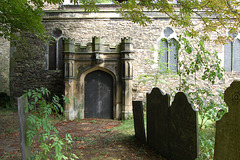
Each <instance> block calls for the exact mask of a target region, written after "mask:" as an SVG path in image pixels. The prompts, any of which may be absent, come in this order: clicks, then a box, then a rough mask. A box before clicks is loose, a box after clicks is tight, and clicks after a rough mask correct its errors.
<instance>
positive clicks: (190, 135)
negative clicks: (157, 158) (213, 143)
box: [168, 92, 198, 160]
mask: <svg viewBox="0 0 240 160" xmlns="http://www.w3.org/2000/svg"><path fill="white" fill-rule="evenodd" d="M197 115H198V113H197V111H196V110H195V109H194V108H193V106H192V104H191V103H190V102H189V100H188V98H187V96H186V95H185V93H183V92H178V93H177V94H176V95H175V98H174V101H173V103H172V105H171V107H170V115H169V116H170V117H169V118H170V121H169V137H168V139H169V145H168V150H169V157H168V159H171V160H194V159H196V158H197V157H198V116H197Z"/></svg>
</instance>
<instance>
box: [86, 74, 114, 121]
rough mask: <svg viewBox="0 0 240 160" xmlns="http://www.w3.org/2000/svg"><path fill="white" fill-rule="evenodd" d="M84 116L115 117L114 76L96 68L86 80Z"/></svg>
mask: <svg viewBox="0 0 240 160" xmlns="http://www.w3.org/2000/svg"><path fill="white" fill-rule="evenodd" d="M84 85H85V87H84V94H85V96H84V117H85V118H104V119H113V78H112V76H111V75H110V74H108V73H106V72H104V71H101V70H96V71H93V72H90V73H89V74H87V75H86V77H85V80H84Z"/></svg>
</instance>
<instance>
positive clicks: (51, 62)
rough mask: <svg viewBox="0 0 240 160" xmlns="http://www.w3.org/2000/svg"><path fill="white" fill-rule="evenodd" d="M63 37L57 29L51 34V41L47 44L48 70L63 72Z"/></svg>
mask: <svg viewBox="0 0 240 160" xmlns="http://www.w3.org/2000/svg"><path fill="white" fill-rule="evenodd" d="M62 41H63V36H62V31H61V30H60V29H58V28H56V29H54V30H53V32H52V36H51V39H50V41H49V43H48V58H47V64H48V65H47V68H48V70H63V54H62V48H63V42H62Z"/></svg>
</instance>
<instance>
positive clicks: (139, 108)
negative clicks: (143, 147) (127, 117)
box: [133, 101, 146, 143]
mask: <svg viewBox="0 0 240 160" xmlns="http://www.w3.org/2000/svg"><path fill="white" fill-rule="evenodd" d="M133 120H134V129H135V137H136V138H137V139H138V140H140V141H141V142H142V143H145V142H146V136H145V127H144V116H143V105H142V101H133Z"/></svg>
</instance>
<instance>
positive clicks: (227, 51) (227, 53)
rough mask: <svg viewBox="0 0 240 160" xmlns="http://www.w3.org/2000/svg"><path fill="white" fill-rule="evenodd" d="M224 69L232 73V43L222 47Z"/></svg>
mask: <svg viewBox="0 0 240 160" xmlns="http://www.w3.org/2000/svg"><path fill="white" fill-rule="evenodd" d="M224 69H225V71H228V72H229V71H232V42H230V41H229V42H228V43H227V44H225V45H224Z"/></svg>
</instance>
